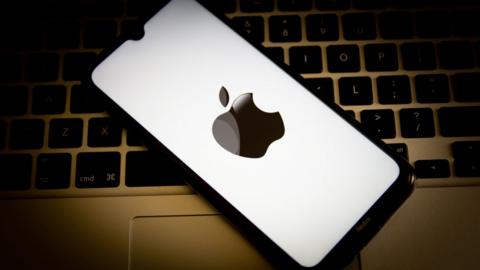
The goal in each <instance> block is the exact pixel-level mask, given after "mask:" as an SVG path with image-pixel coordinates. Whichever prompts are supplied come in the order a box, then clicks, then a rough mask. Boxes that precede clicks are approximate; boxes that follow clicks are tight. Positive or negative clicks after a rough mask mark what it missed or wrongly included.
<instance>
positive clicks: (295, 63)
mask: <svg viewBox="0 0 480 270" xmlns="http://www.w3.org/2000/svg"><path fill="white" fill-rule="evenodd" d="M361 49H362V50H363V52H362V53H361V50H360V46H358V45H353V44H352V45H330V46H327V47H326V56H327V59H326V60H327V61H326V62H327V68H326V70H328V72H332V73H340V72H358V71H360V70H361V67H362V64H361V63H362V61H361V57H360V55H362V54H363V55H364V58H365V59H364V62H365V64H364V65H365V69H366V70H367V71H396V70H399V69H400V68H401V69H404V70H434V69H436V68H441V69H445V70H456V69H472V68H474V67H475V66H480V42H476V43H475V44H473V43H472V42H469V41H443V42H439V43H437V44H434V43H432V42H408V43H403V44H401V45H400V48H399V50H397V45H395V44H393V43H381V44H367V45H365V46H362V48H361ZM397 51H399V52H400V60H399V56H398V52H397ZM268 52H269V53H271V55H272V57H274V58H275V59H277V60H278V61H281V62H283V61H284V51H283V49H282V48H280V47H271V48H268ZM437 54H438V63H437V56H436V55H437ZM96 57H97V55H96V54H95V53H91V52H81V53H66V54H65V55H64V56H63V63H62V65H61V63H60V62H61V57H60V55H59V54H58V53H31V54H28V55H27V56H26V59H25V60H26V61H23V57H22V55H21V54H16V53H8V54H6V53H3V54H0V82H4V83H5V82H18V81H21V80H22V79H25V80H26V81H29V82H43V81H46V82H48V81H55V80H57V79H59V78H60V76H59V74H60V71H61V73H62V75H61V78H62V79H63V80H65V81H79V80H82V79H84V77H85V75H86V72H87V71H89V67H90V66H91V64H92V63H94V61H95V60H96ZM289 57H290V58H289V62H290V65H291V66H292V67H293V69H295V70H296V71H297V72H299V73H321V72H323V71H324V70H325V68H324V67H323V62H324V61H323V60H322V47H320V46H301V47H299V46H293V47H290V48H289ZM23 63H25V66H24V64H23ZM400 63H402V64H401V65H400ZM60 66H62V67H63V69H62V70H60ZM23 74H25V78H23Z"/></svg>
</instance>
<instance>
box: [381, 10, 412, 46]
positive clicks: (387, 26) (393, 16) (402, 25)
mask: <svg viewBox="0 0 480 270" xmlns="http://www.w3.org/2000/svg"><path fill="white" fill-rule="evenodd" d="M378 20H379V22H378V24H379V26H380V36H381V37H382V38H384V39H406V38H412V37H413V23H412V15H411V13H410V12H404V11H392V12H382V13H380V15H379V17H378Z"/></svg>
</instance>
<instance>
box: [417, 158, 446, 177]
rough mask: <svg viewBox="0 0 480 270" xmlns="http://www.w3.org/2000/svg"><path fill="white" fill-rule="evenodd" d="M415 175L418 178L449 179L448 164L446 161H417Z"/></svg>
mask: <svg viewBox="0 0 480 270" xmlns="http://www.w3.org/2000/svg"><path fill="white" fill-rule="evenodd" d="M415 174H416V175H417V177H418V178H447V177H450V164H449V163H448V160H446V159H433V160H417V161H415Z"/></svg>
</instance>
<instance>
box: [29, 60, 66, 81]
mask: <svg viewBox="0 0 480 270" xmlns="http://www.w3.org/2000/svg"><path fill="white" fill-rule="evenodd" d="M59 62H60V58H59V56H58V54H56V53H32V54H30V55H28V57H27V74H26V75H27V80H28V81H31V82H40V81H55V80H56V79H57V78H58V69H59Z"/></svg>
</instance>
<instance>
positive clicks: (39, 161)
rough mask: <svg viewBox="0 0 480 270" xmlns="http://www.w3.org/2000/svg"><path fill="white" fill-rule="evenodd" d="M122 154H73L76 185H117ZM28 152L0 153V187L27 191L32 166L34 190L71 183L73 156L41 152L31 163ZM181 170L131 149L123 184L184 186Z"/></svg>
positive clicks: (156, 156)
mask: <svg viewBox="0 0 480 270" xmlns="http://www.w3.org/2000/svg"><path fill="white" fill-rule="evenodd" d="M120 159H121V155H120V153H118V152H98V153H79V154H78V155H77V156H76V164H73V167H74V168H76V169H75V170H76V171H75V173H76V175H75V186H76V187H77V188H100V187H118V186H119V185H120V178H121V174H120V172H121V170H120V166H121V165H120V164H121V162H120ZM32 162H33V157H32V155H30V154H0V179H1V181H0V190H26V189H29V188H30V186H31V179H32V168H36V172H35V174H34V177H35V178H34V182H35V187H36V188H37V189H64V188H68V187H69V186H70V178H71V174H72V155H71V154H70V153H55V154H40V155H38V157H37V158H36V166H32ZM183 179H185V177H184V176H183V174H182V170H181V169H180V168H179V167H178V166H177V165H175V164H174V163H173V162H172V161H170V160H168V159H167V158H165V157H164V156H162V155H159V154H156V153H153V152H149V151H132V152H128V153H127V155H126V171H125V185H126V186H128V187H139V186H166V185H185V182H184V180H183Z"/></svg>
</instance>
